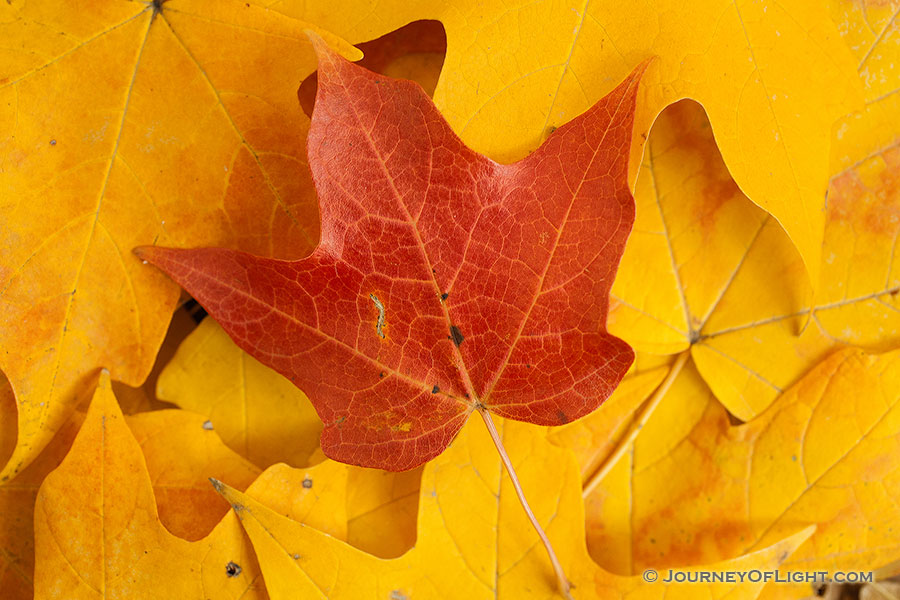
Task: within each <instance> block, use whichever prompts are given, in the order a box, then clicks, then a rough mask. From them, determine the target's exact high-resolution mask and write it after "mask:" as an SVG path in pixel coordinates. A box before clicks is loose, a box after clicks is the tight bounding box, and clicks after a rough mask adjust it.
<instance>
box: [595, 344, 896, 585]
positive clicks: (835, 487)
mask: <svg viewBox="0 0 900 600" xmlns="http://www.w3.org/2000/svg"><path fill="white" fill-rule="evenodd" d="M898 361H900V351H895V352H891V353H888V354H884V355H869V354H866V353H864V352H862V351H860V350H853V349H848V350H844V351H841V352H838V353H835V354H834V355H832V356H830V357H829V358H827V359H826V360H825V361H823V362H822V363H821V364H820V365H818V366H816V367H815V368H814V369H813V370H812V371H810V373H809V374H807V375H806V376H805V377H804V378H803V379H802V380H801V381H800V382H799V383H798V384H797V385H795V386H794V387H792V388H791V389H790V390H789V391H787V392H786V393H785V394H784V395H782V396H781V397H780V398H779V399H778V400H777V401H776V402H775V403H774V404H772V406H770V407H769V409H768V410H766V411H765V412H764V413H763V414H762V415H760V416H759V417H758V418H756V419H755V420H754V421H752V422H750V423H747V424H744V425H740V426H732V425H731V424H730V422H729V418H728V415H727V413H726V412H725V410H724V409H723V408H722V406H721V405H720V404H719V403H718V402H717V401H716V400H715V398H713V396H712V395H711V394H710V392H709V390H708V388H707V387H706V385H705V384H704V382H703V381H702V379H701V378H700V377H699V374H698V373H697V371H696V370H695V369H694V368H693V367H692V366H687V367H685V369H684V370H683V371H682V373H681V375H680V376H679V378H678V379H677V380H676V382H675V384H674V385H673V386H672V388H671V390H670V391H669V393H668V394H667V395H666V396H665V398H664V399H663V401H662V402H661V404H660V405H659V407H658V408H657V410H656V411H655V413H654V414H653V415H652V416H651V418H650V420H649V421H648V423H647V424H646V426H645V427H644V428H643V429H642V430H641V432H640V434H639V436H638V438H637V440H636V442H635V444H634V446H633V449H632V450H631V451H630V452H628V453H626V454H624V455H623V457H622V459H621V460H620V462H619V463H618V464H617V465H616V466H615V467H614V468H613V470H612V471H611V472H610V473H609V475H608V476H607V477H606V478H605V479H603V480H602V481H601V482H600V484H599V486H598V488H597V492H596V493H595V494H594V495H592V496H591V497H589V498H588V504H587V518H588V539H589V547H590V548H591V551H592V556H594V558H595V559H597V560H598V562H600V564H602V565H605V566H607V567H608V568H614V569H615V570H616V571H619V572H623V573H638V572H640V571H641V570H643V569H645V568H647V567H650V566H652V567H654V568H658V567H669V566H680V565H695V564H698V563H703V562H711V561H716V560H723V559H726V558H728V557H732V556H738V555H741V554H743V553H746V552H752V551H754V550H757V549H759V548H762V547H765V546H767V545H768V544H771V543H773V542H774V541H775V540H778V539H780V538H782V537H783V536H785V535H787V534H789V533H791V532H794V531H796V530H797V529H798V528H802V527H805V526H807V525H816V531H815V533H814V534H813V536H812V537H811V538H809V540H808V541H806V543H804V544H803V545H802V546H800V548H799V549H798V550H797V552H796V553H794V554H793V555H792V556H791V558H790V559H789V560H787V561H786V562H785V563H784V565H783V566H782V569H783V570H786V571H787V570H793V571H829V572H832V573H833V572H834V571H837V570H842V571H850V570H861V571H870V570H872V569H873V568H874V567H876V566H879V565H882V564H885V563H888V562H890V561H893V560H897V559H898V557H900V541H898V540H900V527H898V523H900V478H898V476H897V475H898V472H897V469H896V461H894V460H892V459H893V458H894V457H896V456H898V453H900V402H898V400H900V395H898V390H900V363H898ZM593 418H594V417H593V416H591V417H589V419H593ZM771 593H772V594H774V596H773V597H790V598H800V597H803V594H808V593H809V586H808V584H806V585H798V586H793V588H792V587H791V586H785V585H779V586H777V589H776V590H773V591H772V592H771Z"/></svg>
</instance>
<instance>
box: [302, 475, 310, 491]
mask: <svg viewBox="0 0 900 600" xmlns="http://www.w3.org/2000/svg"><path fill="white" fill-rule="evenodd" d="M303 487H305V488H306V489H309V488H311V487H312V479H310V478H309V477H306V478H304V479H303Z"/></svg>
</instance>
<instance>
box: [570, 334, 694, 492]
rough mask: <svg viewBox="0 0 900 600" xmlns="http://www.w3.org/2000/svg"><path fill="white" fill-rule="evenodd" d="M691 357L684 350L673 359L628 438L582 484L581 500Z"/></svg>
mask: <svg viewBox="0 0 900 600" xmlns="http://www.w3.org/2000/svg"><path fill="white" fill-rule="evenodd" d="M690 355H691V351H690V350H685V351H684V352H682V353H681V354H679V355H678V358H676V359H675V362H674V363H672V367H671V368H670V369H669V374H668V375H666V378H665V379H663V381H662V383H660V384H659V387H658V388H656V391H655V392H653V396H651V397H650V400H648V401H647V402H646V403H645V404H644V407H643V408H642V409H641V412H640V413H638V416H637V420H636V421H635V422H634V423H633V424H632V426H631V431H629V432H628V436H627V437H626V438H625V439H624V440H622V443H621V444H619V446H618V447H617V448H616V451H615V452H613V453H612V454H611V455H610V456H609V458H607V459H606V460H605V461H603V463H601V464H600V466H599V467H597V470H596V471H594V473H593V474H592V475H591V476H590V477H589V478H588V479H587V481H585V483H584V491H583V492H582V493H581V497H582V498H587V497H588V496H590V495H591V493H592V492H593V491H594V489H596V487H597V485H599V483H600V482H601V481H602V480H603V478H604V477H606V475H607V474H608V473H609V472H610V471H611V470H612V468H613V466H615V464H616V463H617V462H619V459H620V458H622V455H623V454H625V452H627V451H628V449H629V448H630V447H631V445H632V444H633V443H634V440H635V439H636V438H637V436H638V433H640V431H641V429H643V428H644V425H645V424H646V423H647V421H648V420H649V419H650V415H652V414H653V411H655V410H656V407H657V406H658V405H659V403H660V401H662V399H663V398H664V397H665V395H666V394H667V393H668V392H669V388H670V387H672V383H673V382H674V381H675V379H676V378H677V377H678V374H679V373H681V368H682V367H683V366H684V363H686V362H687V359H688V357H689V356H690Z"/></svg>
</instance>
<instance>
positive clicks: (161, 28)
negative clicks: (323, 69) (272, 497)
mask: <svg viewBox="0 0 900 600" xmlns="http://www.w3.org/2000/svg"><path fill="white" fill-rule="evenodd" d="M159 7H161V9H160V8H159ZM307 27H310V26H309V25H307V24H304V23H302V22H298V21H295V20H292V19H289V18H286V17H284V16H283V15H279V14H277V13H275V12H273V11H267V10H265V9H262V8H259V7H256V6H253V5H250V4H248V3H244V2H238V1H235V0H222V1H220V2H214V3H210V2H202V1H200V0H170V1H168V2H164V3H162V2H92V3H89V4H88V5H86V6H78V7H77V8H76V7H75V6H70V7H60V6H59V5H58V3H56V2H52V1H48V0H35V1H33V2H32V1H29V2H14V3H9V2H5V3H2V4H0V31H2V33H0V38H2V39H3V40H4V42H3V48H2V49H0V56H2V60H0V65H2V67H0V131H3V134H2V137H0V189H2V190H3V192H2V195H0V223H2V226H0V247H2V248H3V249H4V251H3V254H2V257H0V305H2V307H3V310H2V311H0V346H2V347H3V348H5V349H6V352H5V353H4V354H3V355H2V357H0V368H2V369H3V371H4V372H5V373H6V374H7V376H8V377H9V379H10V381H11V382H12V385H13V388H14V389H15V392H16V399H17V403H18V429H19V434H18V439H17V446H16V449H15V452H14V454H13V456H12V458H11V459H10V461H9V463H8V464H7V466H6V467H5V469H4V470H3V471H2V473H0V476H2V478H4V479H5V478H7V477H9V476H11V475H12V474H14V473H16V472H18V471H19V470H21V469H22V468H23V467H24V466H26V465H27V464H28V462H30V461H31V460H32V459H33V458H34V457H35V456H37V454H38V453H39V452H40V450H41V448H42V447H43V446H44V445H45V444H46V443H47V441H48V440H49V439H50V438H51V437H52V435H53V433H54V431H56V430H57V429H58V428H59V427H60V426H61V425H62V423H63V422H65V420H66V418H67V416H68V415H69V414H70V413H71V411H72V410H73V408H74V398H75V397H77V396H78V394H79V393H81V392H85V391H86V390H87V389H88V388H89V387H90V386H89V381H90V380H91V377H92V374H96V372H97V370H98V369H99V368H101V367H106V368H109V369H110V371H111V373H112V376H113V377H114V378H115V379H116V380H119V381H123V382H125V383H128V384H129V385H134V386H136V385H139V384H140V383H141V382H142V381H143V379H144V377H146V375H147V373H148V371H149V370H150V367H151V365H152V363H153V357H154V354H155V351H156V349H157V347H158V346H159V343H160V341H161V339H162V337H163V334H164V332H165V326H166V324H167V322H168V320H169V318H170V316H171V311H172V308H173V307H174V303H175V300H176V298H177V294H178V291H177V289H176V288H175V287H174V286H173V285H171V283H170V282H168V281H167V280H166V279H165V277H162V276H161V275H160V274H159V273H154V272H153V271H152V270H151V269H143V268H141V265H140V262H139V261H137V260H135V258H134V257H133V256H132V255H131V254H130V252H129V250H130V248H131V247H133V246H134V245H136V244H137V243H139V242H140V241H143V242H146V241H148V240H159V241H161V242H169V243H185V242H186V241H188V240H190V242H191V243H205V244H220V245H230V246H237V247H241V248H244V249H247V250H252V251H254V252H258V253H261V254H267V255H271V254H273V253H274V252H275V248H276V247H277V248H279V250H278V252H280V253H281V254H282V255H287V256H299V255H303V254H305V253H306V252H307V251H308V250H309V248H310V247H311V246H312V244H313V243H314V242H315V239H316V235H317V231H318V222H317V219H316V213H317V211H316V204H315V198H314V195H313V193H312V187H311V186H310V185H309V181H308V178H307V176H306V167H305V162H306V160H305V155H304V153H303V148H302V146H303V145H302V140H303V137H304V135H305V133H306V129H307V126H308V121H307V120H306V117H305V116H304V115H303V114H302V112H301V111H300V110H299V109H298V108H297V107H296V87H297V85H298V83H299V81H300V80H302V78H303V77H304V76H305V75H307V74H308V73H310V72H312V70H313V69H314V68H315V59H314V57H313V54H312V51H311V50H310V47H309V43H308V40H307V38H306V36H305V34H304V29H305V28H307ZM323 35H326V34H325V33H324V32H323ZM330 39H331V40H332V42H333V43H335V44H336V45H337V46H338V47H339V48H341V49H342V52H344V53H345V54H347V55H348V56H358V52H357V51H355V50H354V49H352V48H350V47H348V46H347V45H346V43H343V42H340V41H339V40H337V39H336V38H334V36H330ZM48 199H51V200H48ZM48 202H51V204H48ZM48 206H49V207H51V208H52V209H48Z"/></svg>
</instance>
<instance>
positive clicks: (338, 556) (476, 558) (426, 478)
mask: <svg viewBox="0 0 900 600" xmlns="http://www.w3.org/2000/svg"><path fill="white" fill-rule="evenodd" d="M499 428H500V430H501V431H502V434H503V438H504V444H505V445H506V447H507V448H508V449H509V452H510V455H511V456H512V457H513V460H514V462H516V463H517V464H516V470H517V471H518V473H519V476H520V479H521V481H522V485H523V486H524V487H525V489H526V492H530V493H529V496H530V498H531V501H532V507H533V508H534V510H535V513H536V514H537V516H538V518H539V519H540V520H541V521H542V522H543V523H544V525H545V527H546V531H547V533H548V535H549V536H550V538H551V539H552V540H553V541H554V546H555V548H556V549H557V551H558V553H559V558H560V560H561V562H562V563H563V566H564V568H565V570H566V573H567V575H568V576H569V577H570V579H572V582H573V583H574V584H575V595H576V597H578V598H625V597H627V598H632V599H634V598H640V599H642V598H648V599H649V598H660V597H662V595H663V594H667V597H672V596H673V595H674V597H684V598H695V597H697V594H703V595H704V596H706V597H710V598H724V597H726V596H727V597H728V598H743V599H748V600H749V599H752V598H756V596H757V594H758V593H759V591H760V589H761V587H762V586H761V584H757V585H743V586H738V585H734V584H730V585H729V584H716V585H709V586H695V585H692V586H684V587H683V588H682V589H681V591H680V592H679V590H678V589H677V588H676V587H672V588H670V589H667V587H666V586H663V585H652V584H647V583H644V582H643V580H642V579H641V578H639V577H635V578H628V577H616V576H613V575H610V574H608V573H606V572H604V571H602V570H600V569H599V568H598V567H597V566H596V565H595V564H594V563H593V562H592V561H591V560H590V558H589V557H588V556H587V552H586V550H585V547H584V530H583V505H582V502H581V497H580V489H581V485H580V475H579V472H578V467H577V465H576V463H575V461H574V458H573V457H572V455H571V454H569V453H568V452H567V451H566V450H564V449H561V448H557V447H554V446H553V445H551V444H549V443H548V442H547V441H546V439H545V437H544V436H543V433H542V432H541V431H540V429H538V428H535V427H533V426H529V425H524V424H519V423H513V422H510V421H505V422H502V423H501V424H500V427H499ZM490 446H492V442H491V440H490V438H489V437H488V435H487V433H486V432H485V431H484V427H482V426H481V424H479V423H473V424H470V425H469V426H468V427H466V428H465V429H464V430H463V432H462V433H461V434H460V436H459V437H458V438H457V439H456V441H455V442H454V444H453V446H452V447H451V448H450V449H449V450H448V451H447V452H446V453H444V454H443V455H441V456H440V457H438V458H437V459H435V460H434V461H432V462H431V463H429V464H428V465H426V467H425V470H424V474H423V478H422V493H421V496H420V500H419V537H418V540H417V542H416V546H415V548H414V549H412V550H411V551H410V552H408V553H407V554H405V555H404V556H402V557H401V558H397V559H393V560H383V559H378V558H375V557H373V556H371V555H369V554H365V553H363V552H360V551H359V550H356V549H355V548H352V547H350V546H348V545H346V544H343V543H341V542H339V541H337V540H334V539H332V538H328V537H326V536H323V535H321V534H320V533H318V532H316V531H315V530H313V529H311V528H309V527H305V526H303V525H301V524H298V523H296V522H294V521H292V520H290V519H287V518H285V517H283V516H281V515H279V514H278V513H276V512H274V511H272V510H271V509H269V508H267V507H266V506H265V505H263V504H261V503H259V502H257V501H255V500H253V499H252V498H250V497H248V496H246V495H244V494H241V493H240V492H238V491H237V490H234V489H231V488H228V487H227V486H225V485H220V486H219V487H220V489H221V491H222V493H223V495H224V496H225V497H226V498H227V499H228V500H229V501H230V502H231V503H232V506H233V507H234V508H235V512H236V513H237V514H238V516H239V517H240V518H241V520H242V523H243V525H244V528H245V529H246V531H247V533H248V535H249V536H250V539H251V540H252V542H253V546H254V550H255V551H256V553H257V557H258V558H259V561H260V564H261V566H262V569H263V575H264V577H265V580H266V587H267V589H268V591H269V594H270V596H271V597H272V598H273V600H279V599H282V598H284V599H287V598H296V597H297V596H298V595H303V596H304V597H306V596H308V597H310V598H314V597H315V598H325V597H327V598H332V599H339V598H390V597H393V598H451V597H452V598H461V597H465V598H525V597H527V598H553V597H558V596H557V590H556V589H555V588H554V581H553V580H552V578H551V577H550V576H549V572H548V571H549V565H548V564H547V558H546V555H545V553H544V550H543V547H542V546H541V545H540V544H539V543H538V540H537V537H536V535H535V533H534V531H533V530H532V529H531V528H530V527H529V525H528V521H527V518H526V517H525V515H524V514H523V512H522V511H521V510H520V508H519V506H518V500H517V499H516V497H515V493H514V492H513V490H512V485H511V484H510V482H509V479H508V478H507V477H506V476H505V475H503V473H502V470H501V469H502V467H501V464H500V460H499V458H498V457H497V456H496V454H493V453H491V452H489V451H488V449H489V447H490ZM515 457H523V458H519V459H516V458H515ZM810 533H811V532H810V530H805V531H801V532H798V533H796V534H795V535H793V536H790V537H788V538H786V539H784V540H783V541H780V542H776V543H775V544H773V545H772V546H770V547H769V548H766V549H764V550H760V551H758V552H755V553H752V554H748V555H746V556H743V557H740V558H738V559H735V560H732V561H728V562H725V563H720V564H717V565H710V567H708V568H710V569H715V570H727V569H751V568H759V569H772V568H775V567H777V565H779V564H780V563H781V562H782V561H783V560H784V559H785V558H786V557H787V556H788V555H790V553H791V552H792V551H793V549H794V548H795V547H797V545H799V544H801V543H802V542H803V540H805V539H806V538H807V537H808V536H809V534H810ZM679 593H680V594H682V595H680V596H679Z"/></svg>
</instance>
